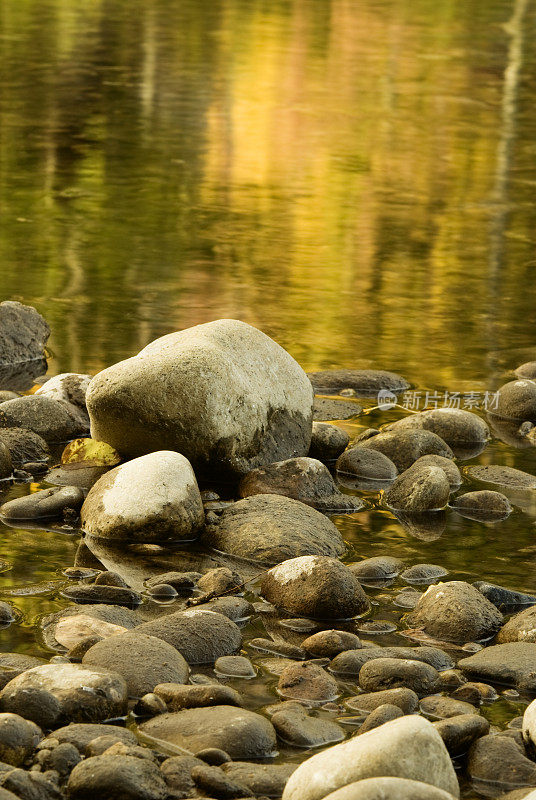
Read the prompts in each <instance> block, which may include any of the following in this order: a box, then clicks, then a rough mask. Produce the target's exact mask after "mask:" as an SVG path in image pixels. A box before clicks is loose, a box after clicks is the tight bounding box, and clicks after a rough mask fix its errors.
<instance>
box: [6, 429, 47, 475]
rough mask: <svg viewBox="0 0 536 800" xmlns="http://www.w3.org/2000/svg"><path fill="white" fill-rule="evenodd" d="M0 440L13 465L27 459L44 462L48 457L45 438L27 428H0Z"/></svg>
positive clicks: (18, 464)
mask: <svg viewBox="0 0 536 800" xmlns="http://www.w3.org/2000/svg"><path fill="white" fill-rule="evenodd" d="M0 442H2V444H5V446H6V447H7V449H8V450H9V453H10V455H11V461H12V462H13V465H14V466H15V467H21V466H22V465H23V464H25V463H26V462H28V461H31V462H45V461H47V460H48V459H49V457H50V450H49V449H48V445H47V443H46V442H45V440H44V439H43V438H42V437H41V436H39V435H38V434H37V433H34V432H33V431H30V430H28V428H0Z"/></svg>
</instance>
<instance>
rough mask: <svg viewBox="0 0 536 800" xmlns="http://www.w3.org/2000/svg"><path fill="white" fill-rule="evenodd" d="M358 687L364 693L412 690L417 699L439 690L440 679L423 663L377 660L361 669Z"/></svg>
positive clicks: (389, 659)
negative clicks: (400, 689) (385, 690)
mask: <svg viewBox="0 0 536 800" xmlns="http://www.w3.org/2000/svg"><path fill="white" fill-rule="evenodd" d="M359 685H360V687H361V688H362V689H363V691H365V692H377V691H381V690H382V689H391V688H393V689H396V688H405V689H412V690H413V691H414V692H415V694H417V695H418V696H419V697H423V696H425V695H427V694H431V693H433V692H435V691H438V690H439V688H440V679H439V673H438V672H437V670H436V669H434V667H432V666H430V664H426V663H425V662H423V661H412V660H410V659H399V658H379V659H374V660H372V661H368V662H367V663H366V664H364V665H363V666H362V667H361V670H360V672H359Z"/></svg>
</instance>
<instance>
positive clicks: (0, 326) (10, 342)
mask: <svg viewBox="0 0 536 800" xmlns="http://www.w3.org/2000/svg"><path fill="white" fill-rule="evenodd" d="M49 336H50V328H49V325H48V323H47V322H46V320H45V319H44V318H43V317H42V316H41V314H39V312H38V311H36V310H35V308H33V307H32V306H24V305H22V303H17V302H15V301H13V300H4V302H2V303H0V365H15V364H20V363H21V362H24V361H35V360H39V361H41V360H42V359H43V357H44V350H45V345H46V343H47V340H48V337H49Z"/></svg>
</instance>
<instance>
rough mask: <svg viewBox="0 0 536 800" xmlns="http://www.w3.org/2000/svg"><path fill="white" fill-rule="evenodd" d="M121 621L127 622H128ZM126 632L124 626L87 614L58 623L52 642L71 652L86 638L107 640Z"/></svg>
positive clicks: (73, 616)
mask: <svg viewBox="0 0 536 800" xmlns="http://www.w3.org/2000/svg"><path fill="white" fill-rule="evenodd" d="M93 608H94V606H93ZM107 608H110V606H107ZM112 608H113V606H112ZM121 621H122V622H128V620H121ZM51 627H52V626H51ZM129 627H131V628H132V627H134V625H133V624H131V625H129ZM126 630H127V628H126V626H125V625H117V624H114V623H112V622H106V621H105V620H103V619H98V618H95V617H94V616H89V615H88V614H74V615H72V616H66V617H64V618H62V619H60V620H59V621H58V623H57V624H56V625H55V627H54V640H55V641H56V643H57V644H60V645H62V646H63V647H67V648H68V649H69V650H71V649H72V648H73V647H77V646H78V645H79V644H81V643H82V642H85V641H86V640H87V639H88V638H97V639H99V640H100V639H107V638H108V637H109V636H115V635H116V634H119V633H125V631H126Z"/></svg>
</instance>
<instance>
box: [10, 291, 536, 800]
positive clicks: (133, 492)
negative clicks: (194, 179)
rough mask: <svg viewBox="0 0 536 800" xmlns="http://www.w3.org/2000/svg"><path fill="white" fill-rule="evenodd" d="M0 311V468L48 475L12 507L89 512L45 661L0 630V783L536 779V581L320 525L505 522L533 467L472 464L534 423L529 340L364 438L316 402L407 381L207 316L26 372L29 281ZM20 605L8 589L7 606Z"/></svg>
mask: <svg viewBox="0 0 536 800" xmlns="http://www.w3.org/2000/svg"><path fill="white" fill-rule="evenodd" d="M0 324H1V331H0V367H1V376H2V383H1V386H2V389H1V390H0V479H1V480H2V481H3V482H4V485H5V486H6V488H9V487H10V486H12V485H17V486H24V484H25V483H26V484H27V483H30V482H33V483H35V482H39V483H41V484H42V485H43V488H41V489H39V490H32V491H31V492H30V493H26V494H23V495H22V496H19V497H12V498H11V499H6V501H5V502H4V503H3V505H2V506H1V507H0V518H1V519H2V521H3V522H4V523H5V524H7V525H12V526H14V527H16V528H21V527H24V526H37V527H41V528H47V527H48V526H54V525H63V526H67V527H68V528H70V529H72V531H73V532H74V533H81V534H83V536H82V538H81V539H80V545H79V548H78V553H77V557H76V562H75V563H74V564H73V565H72V566H71V567H70V568H68V569H66V570H65V571H64V578H65V581H64V583H63V584H62V588H61V597H62V600H63V601H64V605H63V607H62V608H61V609H60V610H59V611H56V612H54V613H52V614H47V615H45V616H44V617H43V618H42V619H41V620H40V623H39V631H40V632H39V637H40V643H41V652H42V653H43V654H46V655H47V657H46V658H45V657H37V656H28V655H25V654H24V653H15V652H13V653H10V652H6V651H5V650H4V648H2V652H0V800H9V798H14V797H18V798H21V800H26V798H28V800H34V798H35V800H60V799H61V798H72V800H86V798H87V799H88V800H89V798H91V799H93V798H97V797H98V798H102V800H108V798H109V800H115V799H116V798H122V799H124V800H167V798H169V799H170V800H171V798H177V800H178V799H179V798H185V799H186V798H194V797H205V798H214V799H215V800H218V799H219V798H222V800H223V799H224V798H241V797H245V798H247V797H249V798H257V800H261V798H266V797H276V798H277V797H282V798H283V800H298V798H305V800H322V798H329V800H391V798H392V800H399V799H400V800H406V798H408V800H409V798H416V800H420V799H421V798H422V800H436V799H437V800H449V798H450V800H452V798H459V797H460V796H462V797H467V798H469V797H477V796H484V797H504V798H509V800H521V798H525V797H527V798H530V800H533V799H534V798H536V700H534V699H533V698H534V697H535V696H536V624H535V621H536V597H535V596H532V595H531V594H527V593H525V592H519V591H514V590H513V589H509V588H506V587H503V586H500V585H496V584H494V583H489V582H487V581H486V577H487V576H486V575H482V576H481V578H482V580H479V581H476V582H472V583H470V582H467V581H464V580H450V579H449V576H448V574H447V570H445V569H444V568H443V567H442V566H441V565H437V564H429V563H417V564H415V563H413V564H408V563H405V562H404V560H402V559H400V558H398V556H397V553H396V552H395V551H394V550H393V551H392V552H387V551H386V552H385V553H384V554H382V555H375V556H372V557H366V558H360V559H358V560H357V559H355V558H352V548H351V546H350V544H349V542H348V541H347V540H346V539H345V537H344V535H343V527H341V526H340V525H338V524H335V523H336V522H337V521H338V520H339V519H341V518H344V517H345V516H347V515H356V518H359V514H361V513H368V514H370V513H386V514H389V515H391V516H392V517H393V518H394V519H395V520H396V521H397V522H398V523H399V525H400V526H401V530H402V531H404V532H405V533H406V535H408V536H413V537H416V538H418V539H419V540H422V541H433V539H434V538H436V537H437V535H438V531H439V535H440V533H441V529H442V526H444V524H445V519H446V518H447V517H448V516H449V515H452V514H457V515H459V516H460V517H461V518H464V519H468V520H472V521H474V522H476V523H477V524H481V525H483V526H484V525H488V524H494V525H497V526H498V527H497V528H493V530H494V531H496V533H494V535H499V533H498V531H500V523H501V521H503V520H506V519H507V518H508V517H509V515H510V514H511V513H512V512H513V511H515V504H514V505H513V504H512V501H511V499H509V496H507V495H508V490H509V489H512V488H513V489H515V490H520V491H531V490H534V488H536V477H535V476H534V475H532V474H530V473H528V472H524V471H521V470H518V469H514V468H513V467H511V466H510V465H509V464H505V463H497V464H493V463H490V462H489V461H487V462H486V463H484V464H478V465H470V466H469V467H465V466H464V465H463V462H464V460H467V459H470V458H472V457H474V456H475V455H478V454H479V453H481V452H484V451H485V450H486V448H487V447H488V446H489V444H490V442H491V441H492V440H493V439H494V438H499V439H501V440H502V441H504V442H506V443H507V444H508V445H509V446H515V447H520V448H521V447H531V446H533V445H534V443H535V442H536V437H534V436H533V433H534V431H535V430H536V428H535V423H536V363H535V362H531V363H527V364H523V365H521V366H520V367H518V368H517V370H516V375H515V379H514V380H511V381H508V382H506V383H505V384H504V385H503V386H502V387H501V388H500V389H499V390H498V392H497V396H496V404H495V405H494V407H493V410H492V411H491V410H490V411H489V412H488V413H487V414H486V415H480V414H477V413H474V412H473V411H470V410H465V409H463V408H435V409H434V408H431V409H427V410H424V411H420V412H417V413H406V414H405V415H404V416H402V417H401V418H400V419H398V420H395V421H394V422H393V421H392V420H390V419H389V418H387V419H386V420H385V422H383V423H381V425H380V426H379V427H375V428H366V429H363V430H362V431H361V432H360V434H359V435H358V436H355V437H352V439H351V438H350V436H349V435H348V433H347V432H346V431H345V430H344V428H343V426H341V425H335V424H330V421H333V420H335V421H337V420H339V421H340V420H344V419H352V418H354V417H356V416H357V415H359V414H360V413H361V412H362V409H363V404H366V403H367V402H368V403H369V404H370V403H373V402H375V398H377V397H380V396H383V395H382V393H387V395H388V396H389V397H391V396H392V397H394V398H395V402H396V398H397V397H399V396H400V395H401V394H402V393H403V392H406V391H407V390H408V389H409V388H410V384H409V383H408V381H406V380H405V379H404V378H403V377H402V376H399V375H397V374H396V373H392V372H386V371H384V370H333V371H328V372H316V373H311V374H309V375H307V374H306V373H305V372H304V371H303V370H302V368H301V367H300V366H299V365H298V364H297V363H296V361H295V360H294V359H293V358H292V357H291V356H290V355H289V354H288V353H287V352H286V351H284V350H283V349H282V348H281V347H279V345H277V344H276V343H275V342H274V341H273V340H271V339H269V338H268V337H267V336H265V334H263V333H262V332H261V331H259V330H257V329H255V328H253V327H251V326H250V325H247V324H245V323H242V322H239V321H236V320H218V321H216V322H213V323H208V324H205V325H200V326H196V327H194V328H191V329H188V330H185V331H180V332H177V333H172V334H169V335H167V336H164V337H162V338H161V339H157V340H156V341H154V342H152V343H151V344H149V345H148V346H147V347H145V348H144V349H143V350H142V351H141V352H140V353H139V354H137V355H136V356H133V357H132V358H129V359H127V360H126V361H122V362H119V363H118V364H115V365H112V366H110V367H108V368H107V369H105V370H103V371H102V372H100V373H98V374H97V375H96V376H93V377H91V376H89V375H81V374H75V373H68V374H63V375H59V376H56V377H53V378H51V379H50V380H43V382H42V385H41V388H38V389H37V390H35V391H32V393H30V394H21V392H24V391H28V390H29V389H30V386H31V385H32V383H33V382H34V381H35V379H36V378H38V377H39V376H40V375H41V374H42V371H43V365H44V364H46V361H45V357H46V351H45V347H46V341H47V338H48V335H49V332H50V331H49V327H48V325H47V323H46V322H45V320H43V319H42V317H40V315H39V314H38V313H37V312H36V311H35V309H32V308H30V307H26V306H21V305H20V304H18V303H0ZM37 383H41V381H37ZM379 408H380V411H381V408H382V406H381V404H380V406H379ZM68 442H71V444H69V445H67V443H68ZM469 477H470V480H471V485H470V486H468V485H467V482H468V478H469ZM475 481H477V482H480V483H481V484H482V487H483V488H482V489H477V490H473V484H474V482H475ZM34 488H35V487H34ZM501 489H503V490H504V491H505V492H506V493H503V491H501ZM371 498H374V499H375V502H377V506H374V507H373V506H372V504H371ZM378 509H379V510H378ZM28 558H29V559H31V553H29V554H28ZM426 587H427V588H426ZM425 588H426V591H423V589H425ZM391 590H392V591H391ZM389 592H391V593H389ZM4 597H5V595H4ZM17 613H18V612H17V609H16V604H14V603H11V602H9V601H8V600H4V601H2V602H0V621H1V622H2V623H3V625H4V626H9V625H10V624H11V623H13V622H14V621H15V620H16V618H17ZM379 614H380V616H379ZM393 620H395V621H393ZM0 633H1V632H0ZM505 701H512V703H513V704H514V703H517V706H516V709H517V713H515V714H514V713H513V714H512V715H511V719H510V720H509V722H508V725H507V726H506V727H504V726H498V725H497V724H495V722H494V711H493V709H494V707H495V706H496V705H497V704H500V703H501V702H505Z"/></svg>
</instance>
